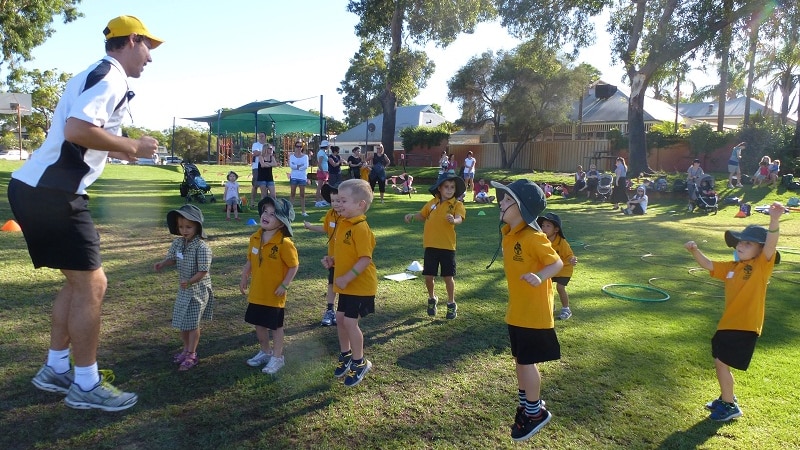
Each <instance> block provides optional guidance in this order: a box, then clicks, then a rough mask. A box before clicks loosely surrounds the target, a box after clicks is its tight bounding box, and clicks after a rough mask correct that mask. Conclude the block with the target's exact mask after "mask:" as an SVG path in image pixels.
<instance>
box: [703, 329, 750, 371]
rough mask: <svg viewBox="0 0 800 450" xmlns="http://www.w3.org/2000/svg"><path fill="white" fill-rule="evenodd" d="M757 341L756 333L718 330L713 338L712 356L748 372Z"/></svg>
mask: <svg viewBox="0 0 800 450" xmlns="http://www.w3.org/2000/svg"><path fill="white" fill-rule="evenodd" d="M757 340H758V333H756V332H755V331H742V330H717V332H716V333H714V337H713V338H711V356H713V357H714V358H716V359H719V360H720V361H722V362H724V363H725V364H727V365H729V366H731V367H733V368H735V369H739V370H747V368H748V367H749V366H750V359H752V358H753V352H754V351H755V349H756V341H757Z"/></svg>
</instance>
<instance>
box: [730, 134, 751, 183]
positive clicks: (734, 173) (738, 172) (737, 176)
mask: <svg viewBox="0 0 800 450" xmlns="http://www.w3.org/2000/svg"><path fill="white" fill-rule="evenodd" d="M745 148H747V143H746V142H740V143H739V144H738V145H736V146H735V147H733V150H731V157H730V158H728V187H729V188H732V187H733V186H734V185H733V180H736V187H744V186H742V168H741V163H742V150H744V149H745Z"/></svg>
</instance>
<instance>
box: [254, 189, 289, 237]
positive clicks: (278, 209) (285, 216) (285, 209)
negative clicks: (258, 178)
mask: <svg viewBox="0 0 800 450" xmlns="http://www.w3.org/2000/svg"><path fill="white" fill-rule="evenodd" d="M267 205H272V207H273V208H275V217H276V218H277V219H278V220H280V221H281V223H282V224H283V225H284V226H285V227H286V230H285V233H284V234H285V235H287V236H288V237H292V236H293V235H294V233H293V232H292V221H294V208H293V207H292V202H290V201H289V200H286V199H285V198H278V199H273V198H272V197H270V196H267V197H264V198H263V199H261V201H260V202H258V214H259V215H261V214H263V213H264V208H266V207H267Z"/></svg>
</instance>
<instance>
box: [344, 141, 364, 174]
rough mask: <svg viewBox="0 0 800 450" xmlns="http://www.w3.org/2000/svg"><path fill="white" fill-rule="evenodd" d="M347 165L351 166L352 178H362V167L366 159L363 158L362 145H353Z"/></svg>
mask: <svg viewBox="0 0 800 450" xmlns="http://www.w3.org/2000/svg"><path fill="white" fill-rule="evenodd" d="M347 165H348V166H349V167H350V178H353V179H356V180H357V179H359V178H361V167H362V166H363V165H364V160H363V159H361V147H353V150H352V154H351V155H350V156H348V157H347Z"/></svg>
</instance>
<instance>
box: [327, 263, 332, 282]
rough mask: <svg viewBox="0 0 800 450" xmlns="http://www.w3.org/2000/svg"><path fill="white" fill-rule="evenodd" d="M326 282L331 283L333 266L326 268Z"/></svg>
mask: <svg viewBox="0 0 800 450" xmlns="http://www.w3.org/2000/svg"><path fill="white" fill-rule="evenodd" d="M328 284H333V267H331V268H330V269H328Z"/></svg>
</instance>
